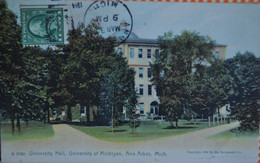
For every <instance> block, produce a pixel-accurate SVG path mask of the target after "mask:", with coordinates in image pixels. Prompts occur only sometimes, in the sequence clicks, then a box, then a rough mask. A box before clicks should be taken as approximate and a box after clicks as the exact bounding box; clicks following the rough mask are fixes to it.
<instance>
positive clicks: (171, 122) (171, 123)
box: [170, 120, 173, 128]
mask: <svg viewBox="0 0 260 163" xmlns="http://www.w3.org/2000/svg"><path fill="white" fill-rule="evenodd" d="M170 125H171V128H173V121H172V120H170Z"/></svg>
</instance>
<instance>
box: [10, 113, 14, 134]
mask: <svg viewBox="0 0 260 163" xmlns="http://www.w3.org/2000/svg"><path fill="white" fill-rule="evenodd" d="M11 122H12V134H14V116H12V117H11Z"/></svg>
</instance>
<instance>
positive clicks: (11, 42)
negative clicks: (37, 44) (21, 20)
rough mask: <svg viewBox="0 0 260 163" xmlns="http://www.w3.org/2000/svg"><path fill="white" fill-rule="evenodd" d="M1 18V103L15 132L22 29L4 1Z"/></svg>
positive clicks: (2, 0) (20, 75)
mask: <svg viewBox="0 0 260 163" xmlns="http://www.w3.org/2000/svg"><path fill="white" fill-rule="evenodd" d="M0 16H1V20H0V24H1V26H0V49H1V51H0V66H1V67H0V78H1V85H2V86H4V87H3V88H2V89H1V95H0V96H1V97H0V100H1V102H0V103H1V108H2V109H3V110H4V112H5V113H4V115H5V117H8V118H10V119H11V122H12V131H13V132H14V127H15V126H14V120H15V117H16V113H17V111H18V108H16V106H15V103H14V100H15V99H17V98H16V97H15V93H17V92H15V91H14V90H17V89H16V88H17V86H18V85H19V82H20V79H21V77H22V71H21V67H22V55H21V53H20V50H21V49H22V45H21V37H20V32H21V29H20V27H19V26H18V25H17V22H16V19H17V17H16V16H15V14H14V13H12V12H11V11H10V10H9V9H8V8H7V4H6V2H5V1H4V0H1V1H0ZM16 101H18V100H16Z"/></svg>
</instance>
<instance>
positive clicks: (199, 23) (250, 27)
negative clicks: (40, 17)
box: [7, 0, 260, 58]
mask: <svg viewBox="0 0 260 163" xmlns="http://www.w3.org/2000/svg"><path fill="white" fill-rule="evenodd" d="M7 2H8V7H9V8H10V9H11V10H12V11H13V12H14V13H15V14H16V15H17V16H18V22H20V21H19V16H20V10H19V6H20V5H21V4H22V5H46V4H67V6H68V7H69V11H70V14H71V15H72V16H73V18H74V21H75V24H77V21H78V22H83V19H84V14H85V12H86V10H87V8H88V7H89V6H90V5H91V3H93V1H82V4H83V5H82V8H80V9H73V8H72V7H71V6H72V3H75V2H80V1H68V0H60V1H57V0H56V1H51V0H7ZM124 3H125V4H126V5H127V7H128V9H129V11H130V12H131V14H132V16H133V29H132V32H134V33H135V34H137V35H138V36H139V37H140V38H151V39H156V38H157V37H158V36H160V35H163V34H164V33H165V32H169V31H171V32H173V34H175V35H180V34H181V32H183V31H184V30H189V31H195V32H197V33H199V34H200V35H204V36H209V37H210V38H212V39H213V40H215V41H216V43H218V44H224V45H227V58H231V57H233V56H234V55H235V54H236V53H237V52H241V53H244V52H246V51H249V52H252V53H254V54H255V55H256V56H257V57H260V4H216V3H213V4H209V3H174V2H140V1H139V2H124Z"/></svg>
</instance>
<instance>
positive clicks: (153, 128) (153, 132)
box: [71, 121, 208, 143]
mask: <svg viewBox="0 0 260 163" xmlns="http://www.w3.org/2000/svg"><path fill="white" fill-rule="evenodd" d="M71 126H72V127H74V128H75V129H78V130H80V131H82V132H84V133H85V134H87V135H89V136H92V137H95V138H98V139H101V140H105V141H110V142H122V143H126V142H136V141H147V140H152V139H160V138H165V137H172V136H176V135H181V134H184V133H187V132H192V131H195V130H200V129H204V128H207V127H208V123H207V122H201V121H200V122H196V123H195V124H194V123H191V122H187V121H180V122H179V128H178V129H175V128H174V129H169V128H168V126H169V122H163V121H144V122H142V123H141V126H140V127H138V128H137V132H136V133H135V134H133V133H132V129H131V128H130V127H129V126H128V125H125V126H119V127H116V128H115V129H114V133H112V132H111V127H87V126H79V125H71Z"/></svg>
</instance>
